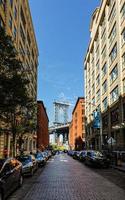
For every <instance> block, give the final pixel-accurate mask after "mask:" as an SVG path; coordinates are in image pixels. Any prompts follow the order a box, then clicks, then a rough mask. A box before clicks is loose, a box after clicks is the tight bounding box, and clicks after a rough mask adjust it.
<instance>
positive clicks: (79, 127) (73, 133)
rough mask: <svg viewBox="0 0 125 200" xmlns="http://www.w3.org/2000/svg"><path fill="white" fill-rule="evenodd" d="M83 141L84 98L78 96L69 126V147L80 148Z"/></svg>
mask: <svg viewBox="0 0 125 200" xmlns="http://www.w3.org/2000/svg"><path fill="white" fill-rule="evenodd" d="M84 142H85V109H84V98H83V97H79V98H78V99H77V102H76V105H75V107H74V110H73V112H72V121H71V124H70V127H69V146H70V149H76V150H82V149H83V148H84Z"/></svg>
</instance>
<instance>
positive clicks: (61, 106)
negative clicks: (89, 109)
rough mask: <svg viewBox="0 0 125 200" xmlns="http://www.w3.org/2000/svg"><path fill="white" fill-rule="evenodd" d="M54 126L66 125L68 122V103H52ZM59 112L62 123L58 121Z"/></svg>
mask: <svg viewBox="0 0 125 200" xmlns="http://www.w3.org/2000/svg"><path fill="white" fill-rule="evenodd" d="M53 104H54V118H55V119H54V124H55V125H58V124H66V123H67V122H68V109H69V106H70V104H69V102H63V101H54V102H53ZM60 111H63V121H61V120H60Z"/></svg>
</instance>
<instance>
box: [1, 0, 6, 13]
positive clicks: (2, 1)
mask: <svg viewBox="0 0 125 200" xmlns="http://www.w3.org/2000/svg"><path fill="white" fill-rule="evenodd" d="M0 6H1V7H2V8H3V9H4V11H5V0H0Z"/></svg>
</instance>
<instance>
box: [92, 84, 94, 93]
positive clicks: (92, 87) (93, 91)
mask: <svg viewBox="0 0 125 200" xmlns="http://www.w3.org/2000/svg"><path fill="white" fill-rule="evenodd" d="M94 93H95V84H93V85H92V94H94Z"/></svg>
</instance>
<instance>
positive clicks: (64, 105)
mask: <svg viewBox="0 0 125 200" xmlns="http://www.w3.org/2000/svg"><path fill="white" fill-rule="evenodd" d="M53 105H54V122H53V125H52V126H50V127H49V134H50V143H56V144H57V145H65V146H67V147H68V137H69V125H70V122H69V121H68V111H69V106H70V103H69V102H66V101H54V102H53Z"/></svg>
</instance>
